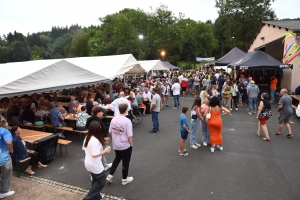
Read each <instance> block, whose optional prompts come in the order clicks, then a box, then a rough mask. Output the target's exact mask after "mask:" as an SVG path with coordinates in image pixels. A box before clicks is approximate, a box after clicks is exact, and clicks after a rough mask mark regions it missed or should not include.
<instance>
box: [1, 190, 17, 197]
mask: <svg viewBox="0 0 300 200" xmlns="http://www.w3.org/2000/svg"><path fill="white" fill-rule="evenodd" d="M14 193H15V191H8V192H6V193H2V194H1V193H0V199H3V198H5V197H9V196H11V195H13V194H14Z"/></svg>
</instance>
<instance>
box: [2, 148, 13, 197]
mask: <svg viewBox="0 0 300 200" xmlns="http://www.w3.org/2000/svg"><path fill="white" fill-rule="evenodd" d="M2 153H3V152H2ZM12 171H13V169H12V164H11V158H9V160H8V161H7V162H6V163H5V164H4V165H2V166H0V175H1V180H0V181H1V182H0V193H1V194H3V193H6V192H8V191H9V188H10V183H11V178H12Z"/></svg>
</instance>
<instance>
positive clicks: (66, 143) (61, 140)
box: [57, 139, 72, 158]
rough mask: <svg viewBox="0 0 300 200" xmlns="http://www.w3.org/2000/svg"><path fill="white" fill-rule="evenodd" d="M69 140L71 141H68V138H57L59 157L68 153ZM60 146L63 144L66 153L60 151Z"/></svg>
mask: <svg viewBox="0 0 300 200" xmlns="http://www.w3.org/2000/svg"><path fill="white" fill-rule="evenodd" d="M71 142H72V141H70V140H63V139H58V142H57V144H58V145H59V154H60V157H61V158H62V157H65V156H66V155H67V154H68V150H67V145H68V144H70V143H71ZM62 146H64V147H65V149H66V151H65V152H66V153H65V154H63V153H62V150H61V147H62Z"/></svg>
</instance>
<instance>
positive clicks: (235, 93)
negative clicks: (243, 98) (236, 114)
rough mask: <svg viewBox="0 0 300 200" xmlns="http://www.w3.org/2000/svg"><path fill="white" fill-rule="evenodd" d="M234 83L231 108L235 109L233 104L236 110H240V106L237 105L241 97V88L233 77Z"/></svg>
mask: <svg viewBox="0 0 300 200" xmlns="http://www.w3.org/2000/svg"><path fill="white" fill-rule="evenodd" d="M232 83H233V86H232V87H233V90H232V100H231V108H230V110H232V109H233V104H234V106H235V110H238V107H237V103H238V97H239V94H238V93H239V89H238V86H237V84H236V80H235V79H233V80H232Z"/></svg>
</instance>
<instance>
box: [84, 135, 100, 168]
mask: <svg viewBox="0 0 300 200" xmlns="http://www.w3.org/2000/svg"><path fill="white" fill-rule="evenodd" d="M85 140H86V138H85V139H84V141H83V145H82V150H84V151H85V159H84V166H85V168H86V169H87V170H88V171H89V172H92V173H93V174H100V173H101V172H103V170H104V167H103V164H102V161H101V159H102V156H97V157H93V156H96V155H98V154H99V153H100V152H101V151H102V150H103V146H102V144H101V143H100V141H99V140H98V139H97V138H95V137H94V136H92V137H91V139H90V141H89V143H88V145H87V147H84V144H85Z"/></svg>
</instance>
